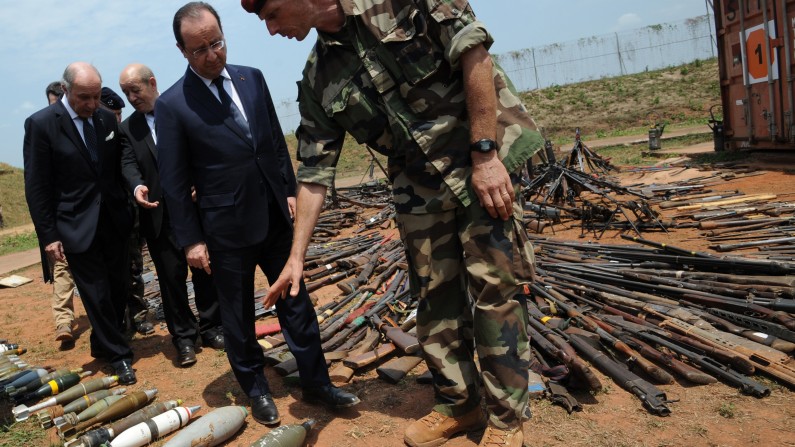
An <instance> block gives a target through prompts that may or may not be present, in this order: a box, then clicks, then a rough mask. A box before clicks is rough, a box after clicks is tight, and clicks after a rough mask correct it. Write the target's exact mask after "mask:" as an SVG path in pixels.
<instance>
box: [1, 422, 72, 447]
mask: <svg viewBox="0 0 795 447" xmlns="http://www.w3.org/2000/svg"><path fill="white" fill-rule="evenodd" d="M53 445H60V444H50V443H48V441H47V436H46V433H45V432H44V430H43V429H42V428H41V427H40V426H39V425H38V424H37V423H36V422H35V418H31V419H28V420H27V421H24V422H17V423H15V424H12V425H9V426H2V427H0V447H21V446H53Z"/></svg>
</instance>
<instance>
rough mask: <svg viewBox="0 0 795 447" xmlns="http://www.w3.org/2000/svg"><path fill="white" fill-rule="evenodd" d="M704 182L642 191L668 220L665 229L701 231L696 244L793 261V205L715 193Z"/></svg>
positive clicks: (764, 197) (768, 197)
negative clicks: (703, 241)
mask: <svg viewBox="0 0 795 447" xmlns="http://www.w3.org/2000/svg"><path fill="white" fill-rule="evenodd" d="M721 177H725V176H721ZM703 180H705V179H691V180H690V182H688V183H687V184H685V183H679V184H671V185H665V186H648V187H644V188H642V189H641V192H642V193H644V194H647V195H649V196H651V197H653V198H650V202H651V203H654V204H656V205H657V206H659V208H660V209H662V210H665V211H666V214H668V215H670V216H671V218H672V220H673V222H672V223H671V224H669V227H671V226H673V227H674V228H687V227H695V228H698V229H699V230H702V232H701V236H702V237H701V238H700V239H706V240H707V241H709V242H712V243H713V244H712V245H710V248H711V249H713V250H716V251H719V252H730V251H738V250H752V249H757V250H758V251H759V252H760V253H757V255H756V256H758V257H762V258H766V259H778V260H790V261H791V260H793V256H795V245H793V244H794V243H795V237H793V235H795V203H793V202H789V201H783V200H781V195H778V194H755V195H746V194H743V193H742V192H740V191H737V190H733V191H732V190H729V191H715V190H713V189H710V188H709V187H708V184H707V183H704V182H703ZM710 183H711V182H710Z"/></svg>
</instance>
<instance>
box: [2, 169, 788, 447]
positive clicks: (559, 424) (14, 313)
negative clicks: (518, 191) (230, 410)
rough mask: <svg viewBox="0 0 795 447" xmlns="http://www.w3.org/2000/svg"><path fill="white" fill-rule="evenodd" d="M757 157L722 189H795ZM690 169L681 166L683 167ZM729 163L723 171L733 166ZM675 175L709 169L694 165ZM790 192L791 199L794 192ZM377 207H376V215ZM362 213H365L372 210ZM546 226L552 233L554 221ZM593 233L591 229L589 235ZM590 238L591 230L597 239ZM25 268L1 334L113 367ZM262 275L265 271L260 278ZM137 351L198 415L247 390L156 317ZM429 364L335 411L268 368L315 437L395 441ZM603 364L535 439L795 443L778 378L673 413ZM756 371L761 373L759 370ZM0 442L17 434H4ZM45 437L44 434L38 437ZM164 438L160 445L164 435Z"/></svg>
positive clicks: (420, 403) (416, 402) (681, 236)
mask: <svg viewBox="0 0 795 447" xmlns="http://www.w3.org/2000/svg"><path fill="white" fill-rule="evenodd" d="M752 163H753V167H754V168H755V169H758V170H767V172H765V173H764V174H763V175H759V176H753V177H744V178H740V179H735V180H727V181H724V182H723V183H721V184H720V185H718V186H715V187H714V189H723V190H734V189H737V190H740V191H743V192H745V193H747V194H754V193H762V192H765V193H777V194H782V196H781V198H782V199H783V200H790V199H791V198H792V196H793V195H794V194H795V181H794V180H795V179H793V176H792V175H791V173H789V171H786V170H784V168H792V167H795V157H793V156H791V155H790V156H788V157H787V158H784V159H782V158H781V156H780V155H774V156H771V157H763V156H760V157H755V159H754V160H752ZM679 171H681V170H677V172H679ZM721 171H723V172H725V171H726V169H722V170H721ZM673 172H674V171H668V172H662V173H654V174H648V173H647V174H638V173H625V174H621V176H622V179H623V181H624V182H626V183H638V182H665V181H669V180H672V178H671V177H670V176H671V174H672V173H673ZM677 175H682V176H686V175H703V172H697V171H695V170H693V169H689V170H687V171H682V172H679V174H677ZM787 196H789V198H787ZM375 211H376V210H373V211H372V214H374V213H375ZM363 217H367V214H366V213H365V214H364V215H363ZM579 235H580V230H579V228H571V229H568V230H565V229H562V228H560V229H556V234H555V236H554V237H556V238H560V239H569V240H577V241H582V240H583V239H581V238H579ZM544 236H552V234H551V232H550V231H545V232H544ZM644 237H646V238H648V239H652V240H655V241H659V242H667V243H669V244H672V245H678V246H683V247H688V248H693V249H698V250H705V249H706V244H705V243H704V242H703V241H699V239H698V232H697V230H691V229H688V230H676V231H672V232H671V234H667V235H666V234H665V233H663V232H648V233H644ZM587 239H591V238H587ZM587 239H586V240H587ZM600 242H602V243H623V241H622V240H621V239H620V238H619V237H618V234H617V232H616V231H608V232H606V233H605V235H604V237H603V238H602V239H601V240H600ZM16 273H17V274H20V275H23V276H26V277H30V278H34V279H35V280H34V281H33V282H32V283H30V284H27V285H24V286H21V287H19V288H15V289H0V303H2V304H1V305H0V323H1V324H2V326H3V328H2V331H0V338H7V339H9V340H10V341H12V342H16V343H19V344H20V346H23V347H26V348H27V349H28V353H26V354H25V355H24V359H25V361H27V362H28V363H30V364H39V365H51V366H54V367H83V368H84V369H86V370H93V371H101V372H102V373H104V374H109V373H111V371H110V370H109V369H108V368H107V367H106V366H105V365H103V364H100V363H97V362H94V361H92V358H91V357H90V356H89V344H88V343H89V332H88V331H89V324H88V320H87V317H86V315H85V312H84V311H83V309H82V307H81V306H80V304H79V301H77V303H76V304H77V313H78V315H79V319H78V323H79V325H80V328H79V331H78V332H79V339H78V340H77V343H76V346H75V348H74V349H72V350H69V351H59V350H58V345H57V343H56V342H55V341H54V340H53V323H52V315H51V313H50V295H51V293H52V289H51V286H50V285H45V284H43V283H42V281H41V272H40V266H38V265H35V266H32V267H29V268H26V269H24V270H21V271H19V272H16ZM258 285H259V286H264V285H265V281H264V279H263V278H262V277H258ZM336 295H338V289H337V288H336V287H334V286H327V287H325V288H324V289H321V290H320V292H319V296H320V297H321V301H323V300H328V299H330V298H331V297H334V296H336ZM132 347H133V350H134V352H135V355H136V358H135V362H134V364H133V366H134V368H135V369H136V371H137V375H138V380H139V381H138V384H136V385H134V386H132V387H130V388H131V389H132V390H143V389H148V388H153V387H154V388H157V389H158V390H159V397H158V399H159V400H168V399H176V398H181V399H183V400H184V401H185V402H186V404H187V405H201V406H202V410H201V412H200V413H199V414H204V413H206V412H207V411H209V410H210V409H212V408H214V407H220V406H224V405H231V404H240V405H247V404H248V402H247V399H246V398H245V396H243V395H242V394H241V392H240V390H239V388H238V387H237V384H236V382H235V380H234V377H233V376H232V374H231V371H230V369H229V364H228V362H227V360H226V356H225V354H224V353H223V352H218V351H214V350H212V349H204V350H203V351H201V352H199V354H198V363H197V364H196V365H194V366H193V367H191V368H188V369H181V368H178V367H176V366H175V364H174V361H175V358H176V353H175V351H174V349H173V347H172V345H171V343H170V340H169V335H168V332H167V330H166V328H165V324H158V325H157V328H156V332H155V334H154V335H149V336H146V337H141V336H136V337H135V339H134V340H133V341H132ZM424 371H425V367H424V365H423V364H421V365H420V366H419V367H417V368H416V369H415V370H414V371H412V373H411V374H410V375H409V376H408V377H407V378H406V379H404V380H403V381H401V382H400V383H399V384H397V385H390V384H387V383H386V382H383V381H381V380H380V379H379V378H378V377H377V375H376V374H375V371H374V370H369V371H365V372H363V373H360V374H358V375H356V376H354V378H353V380H352V381H351V382H350V383H349V384H348V385H346V388H347V389H348V390H350V391H352V392H354V393H356V394H358V395H359V397H360V398H361V400H362V403H361V404H360V405H358V406H356V407H354V408H353V409H350V410H347V411H342V412H338V413H331V412H329V411H326V410H325V409H324V408H322V407H317V406H311V405H307V404H304V403H303V402H301V401H300V400H299V397H300V389H298V388H297V387H296V386H294V385H293V384H291V383H290V382H289V381H287V380H285V379H284V378H282V377H280V376H279V375H278V374H277V373H276V372H275V371H274V370H273V369H272V368H266V371H265V373H266V375H267V377H268V379H269V380H270V383H271V386H272V389H273V392H274V396H275V399H276V404H277V406H278V407H279V411H280V412H281V414H282V424H291V423H298V422H301V421H303V420H304V419H306V418H314V419H316V420H317V422H318V424H317V426H316V427H315V430H313V431H312V433H311V435H310V437H309V438H308V442H307V445H310V446H334V447H365V446H379V447H393V446H395V447H397V446H402V445H404V444H403V430H404V428H405V427H406V426H407V424H408V423H409V422H410V421H411V420H412V419H417V418H420V417H422V416H423V415H425V414H426V413H427V412H428V411H429V409H430V408H431V406H432V403H433V393H432V389H431V387H430V386H429V385H420V384H417V383H416V381H415V380H414V379H415V378H416V376H418V375H420V374H421V373H422V372H424ZM597 375H598V376H599V378H600V379H601V380H602V382H603V383H604V384H607V385H606V387H605V390H604V391H601V392H599V393H597V394H595V395H590V394H577V395H576V397H577V398H578V399H579V400H580V402H581V403H583V406H584V410H583V411H582V412H579V413H573V414H571V415H568V414H566V412H565V411H564V410H563V409H561V408H560V407H556V406H552V405H551V404H550V403H548V402H547V401H534V402H533V403H532V407H531V408H532V412H533V417H532V418H531V419H530V420H529V421H528V422H527V423H526V424H525V427H524V432H525V438H526V444H527V445H528V446H534V447H535V446H594V447H598V446H605V447H608V446H609V447H630V446H632V447H635V446H638V447H640V446H644V447H647V446H648V447H662V446H710V447H712V446H738V447H739V446H754V445H759V446H795V395H793V392H792V390H790V389H788V388H785V387H782V386H779V385H777V384H776V383H774V382H772V381H770V380H768V379H766V378H761V379H760V380H761V381H763V382H764V383H766V384H767V385H768V386H770V387H771V388H772V390H773V391H772V395H771V396H770V397H767V398H763V399H756V398H753V397H748V396H744V395H741V394H740V393H739V392H738V391H737V390H736V389H735V388H731V387H729V386H726V385H724V384H722V383H718V384H713V385H707V386H685V385H684V384H682V383H676V384H673V385H667V386H661V387H660V388H661V389H662V390H663V391H665V392H666V393H667V395H668V397H669V398H671V399H676V400H677V402H675V403H672V404H671V405H670V407H671V409H672V414H671V415H670V416H668V417H658V416H652V415H650V414H649V413H648V412H646V411H645V410H644V409H643V408H642V407H641V405H640V403H639V401H638V400H636V399H635V398H634V397H633V396H631V395H630V394H628V393H627V392H625V391H624V390H622V389H621V388H619V387H618V386H617V385H615V384H614V383H612V382H611V381H610V379H608V378H606V377H605V376H603V375H601V374H599V373H598V372H597ZM757 378H759V377H758V376H757ZM35 427H36V425H35V424H33V423H32V422H26V423H21V424H17V426H12V427H11V428H10V430H11V431H14V430H35V429H36V428H35ZM268 431H269V430H268V428H266V427H264V426H262V425H259V424H257V423H256V422H254V421H253V419H251V418H250V417H249V418H247V420H246V424H245V425H244V427H243V429H242V430H241V431H240V432H239V433H238V434H237V435H236V436H235V437H234V438H233V439H231V440H230V441H228V442H227V444H225V445H229V446H249V445H250V444H251V443H252V442H254V441H255V440H256V439H258V438H260V437H261V436H263V435H264V434H266V433H267V432H268ZM480 435H481V433H475V434H470V435H461V436H458V437H455V438H454V439H452V440H451V441H450V442H448V443H447V444H445V445H446V446H449V447H463V446H474V445H477V442H478V441H479V437H480ZM2 439H3V438H2V437H0V445H8V446H11V445H14V444H10V443H8V442H9V441H5V444H2V443H3V441H2ZM37 442H39V441H37ZM40 442H41V443H40V444H38V443H35V444H29V445H50V443H51V442H52V443H56V442H57V437H56V436H55V434H54V430H50V431H49V432H48V433H47V435H46V436H45V439H44V440H43V441H40ZM154 445H162V441H161V442H159V443H156V444H154Z"/></svg>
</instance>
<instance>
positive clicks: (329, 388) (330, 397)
mask: <svg viewBox="0 0 795 447" xmlns="http://www.w3.org/2000/svg"><path fill="white" fill-rule="evenodd" d="M303 399H304V400H305V401H307V402H322V403H323V404H325V405H326V406H327V407H329V408H332V409H333V408H348V407H352V406H354V405H356V404H358V403H359V402H360V401H359V398H358V397H356V396H355V395H354V394H351V393H348V392H346V391H342V390H341V389H339V388H337V387H335V386H334V385H325V386H318V387H311V388H304V391H303Z"/></svg>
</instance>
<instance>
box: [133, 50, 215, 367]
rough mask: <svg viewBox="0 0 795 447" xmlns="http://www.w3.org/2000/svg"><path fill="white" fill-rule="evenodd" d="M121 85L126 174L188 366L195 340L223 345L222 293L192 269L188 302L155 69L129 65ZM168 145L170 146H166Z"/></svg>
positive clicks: (171, 328)
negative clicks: (160, 144)
mask: <svg viewBox="0 0 795 447" xmlns="http://www.w3.org/2000/svg"><path fill="white" fill-rule="evenodd" d="M119 86H120V87H121V90H122V92H124V94H125V95H126V96H127V100H128V101H130V104H132V106H133V107H134V108H135V112H133V114H132V115H130V117H129V118H127V119H126V120H124V122H122V123H121V126H120V130H121V133H122V136H123V137H124V138H123V139H122V146H123V151H122V174H123V175H124V178H125V179H126V180H127V183H128V184H129V187H130V191H131V192H132V193H133V195H134V197H135V202H136V203H137V204H138V207H139V214H138V218H139V230H140V232H141V235H142V236H143V237H144V238H145V239H146V244H147V246H148V247H149V254H150V255H151V256H152V261H153V262H154V263H155V269H156V271H157V278H158V281H159V283H160V294H161V296H162V298H163V314H164V316H165V319H166V325H167V326H168V332H169V333H170V334H171V342H172V343H173V344H174V346H175V347H176V348H177V364H178V365H179V366H182V367H188V366H191V365H193V364H194V363H196V342H197V341H198V339H199V335H200V334H201V339H202V344H203V345H204V346H210V347H213V348H216V349H223V347H224V336H223V332H222V330H221V327H220V326H221V314H220V310H219V309H218V297H217V295H216V293H215V288H214V286H213V283H212V279H211V277H210V275H208V274H207V273H205V272H204V270H201V269H194V268H191V276H192V278H193V290H194V293H195V302H196V309H197V310H198V313H199V321H198V325H197V321H196V317H194V315H193V312H192V311H191V309H190V305H189V303H188V288H187V285H186V284H185V280H186V279H187V277H188V263H187V260H186V259H185V253H184V252H183V251H182V249H181V248H180V247H179V246H178V245H177V241H176V239H175V238H174V233H173V232H172V231H171V224H170V223H169V215H168V211H167V209H166V204H165V202H164V201H163V190H162V188H161V187H160V177H159V175H158V172H157V146H156V139H157V134H156V132H155V115H154V111H155V101H157V98H158V97H159V96H160V93H159V92H158V90H157V80H156V79H155V75H154V74H153V73H152V70H150V69H149V67H147V66H145V65H142V64H130V65H128V66H127V67H125V68H124V70H122V72H121V75H120V76H119ZM164 150H168V148H164Z"/></svg>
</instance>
